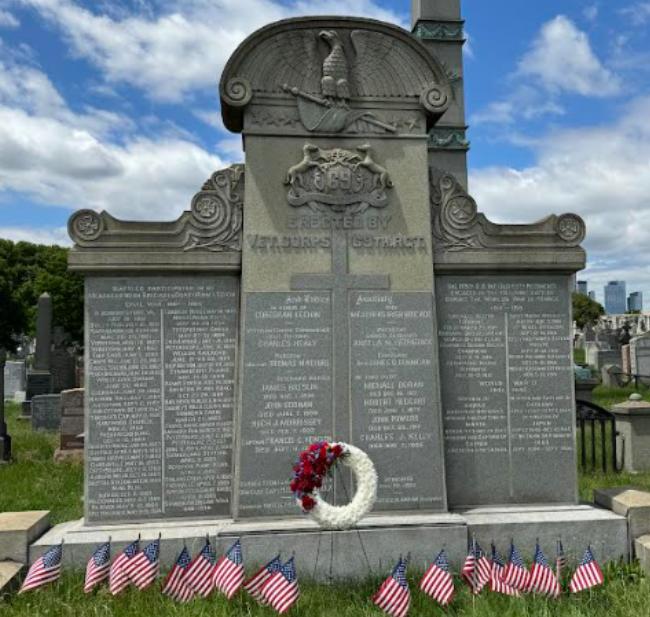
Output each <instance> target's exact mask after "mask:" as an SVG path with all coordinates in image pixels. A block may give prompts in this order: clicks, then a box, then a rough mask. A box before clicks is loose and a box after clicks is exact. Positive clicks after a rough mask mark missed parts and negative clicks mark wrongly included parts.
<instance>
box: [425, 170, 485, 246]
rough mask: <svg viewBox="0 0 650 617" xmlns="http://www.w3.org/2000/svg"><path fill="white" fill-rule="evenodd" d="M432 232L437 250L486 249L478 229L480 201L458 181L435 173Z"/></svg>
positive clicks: (432, 193) (432, 181)
mask: <svg viewBox="0 0 650 617" xmlns="http://www.w3.org/2000/svg"><path fill="white" fill-rule="evenodd" d="M430 181H431V233H432V235H433V238H434V240H436V242H434V248H435V250H436V251H442V250H446V251H462V250H465V249H471V248H482V247H484V246H485V244H484V243H483V241H482V239H481V236H480V234H479V228H478V227H477V226H476V222H477V218H478V208H477V206H476V202H475V201H474V199H473V198H472V197H470V195H468V194H467V192H466V191H465V189H463V187H462V186H461V185H460V184H458V182H457V181H456V179H455V178H454V177H453V176H451V175H449V174H443V173H442V172H439V171H437V170H433V169H432V170H431V178H430Z"/></svg>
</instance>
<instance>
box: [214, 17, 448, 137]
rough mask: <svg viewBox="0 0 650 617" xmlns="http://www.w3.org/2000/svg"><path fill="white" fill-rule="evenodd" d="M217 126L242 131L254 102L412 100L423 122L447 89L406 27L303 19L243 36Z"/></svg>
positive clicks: (436, 111) (435, 114)
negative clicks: (246, 112) (423, 116)
mask: <svg viewBox="0 0 650 617" xmlns="http://www.w3.org/2000/svg"><path fill="white" fill-rule="evenodd" d="M220 95H221V110H222V115H223V120H224V124H225V125H226V127H227V128H228V129H229V130H231V131H234V132H239V131H241V130H242V127H243V111H244V109H245V108H246V106H247V105H248V104H249V103H251V101H254V99H255V97H260V96H265V97H271V98H273V97H277V98H279V99H291V98H294V97H296V98H302V99H307V100H309V99H310V98H311V99H314V100H315V101H316V102H322V103H327V104H328V105H331V106H336V105H337V104H343V105H348V104H349V106H350V107H352V108H354V106H355V103H368V102H370V103H372V104H373V105H377V107H383V106H387V107H391V106H392V107H393V108H394V107H395V106H396V105H397V106H399V104H400V103H409V102H410V103H411V104H412V103H413V102H416V103H419V104H420V105H421V106H422V108H423V110H424V112H425V114H426V116H427V124H429V125H433V124H435V122H436V121H437V119H438V118H439V117H440V116H441V115H442V114H443V113H444V112H445V111H446V110H447V108H448V107H449V104H450V102H451V99H452V91H451V87H450V84H449V81H448V78H447V76H446V74H445V71H444V70H443V68H442V66H441V65H440V63H438V62H437V61H436V59H435V58H434V57H433V56H432V55H431V53H430V52H429V51H428V50H427V49H426V48H425V47H424V45H422V43H420V42H419V41H418V40H417V39H416V38H415V37H413V36H412V35H411V34H410V33H409V32H407V31H406V30H404V29H402V28H399V27H398V26H394V25H392V24H387V23H383V22H379V21H374V20H370V19H357V18H340V17H303V18H298V19H288V20H285V21H280V22H276V23H274V24H271V25H269V26H266V27H264V28H261V29H260V30H258V31H257V32H255V33H253V34H252V35H251V36H249V37H248V38H247V39H246V40H245V41H244V42H243V43H242V44H241V45H240V46H239V47H238V48H237V49H236V50H235V52H234V54H233V55H232V56H231V58H230V60H229V62H228V64H227V65H226V68H225V69H224V72H223V75H222V78H221V83H220Z"/></svg>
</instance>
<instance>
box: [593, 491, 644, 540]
mask: <svg viewBox="0 0 650 617" xmlns="http://www.w3.org/2000/svg"><path fill="white" fill-rule="evenodd" d="M594 501H595V503H597V504H598V505H600V506H602V507H603V508H607V509H608V510H611V511H612V512H615V513H616V514H620V515H621V516H625V517H626V518H627V520H628V525H629V533H630V541H631V542H632V541H634V540H635V539H637V538H640V537H641V536H645V535H648V534H650V493H648V492H647V491H642V490H639V489H635V488H634V487H616V488H604V489H596V491H595V493H594Z"/></svg>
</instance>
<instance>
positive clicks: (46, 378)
mask: <svg viewBox="0 0 650 617" xmlns="http://www.w3.org/2000/svg"><path fill="white" fill-rule="evenodd" d="M51 354H52V298H51V297H50V295H49V294H48V293H44V294H42V295H41V296H40V297H39V299H38V306H37V314H36V357H35V359H34V366H33V368H32V369H31V370H29V371H28V372H27V393H26V400H25V402H24V403H23V414H22V415H23V417H27V418H28V417H29V416H30V415H31V400H32V398H33V397H34V396H39V395H42V394H50V393H51V392H52V355H51Z"/></svg>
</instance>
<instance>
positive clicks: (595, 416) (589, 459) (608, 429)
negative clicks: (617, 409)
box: [576, 401, 618, 473]
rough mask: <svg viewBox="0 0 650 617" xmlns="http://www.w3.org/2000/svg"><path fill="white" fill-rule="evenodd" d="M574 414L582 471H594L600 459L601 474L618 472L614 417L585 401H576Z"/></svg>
mask: <svg viewBox="0 0 650 617" xmlns="http://www.w3.org/2000/svg"><path fill="white" fill-rule="evenodd" d="M576 412H577V414H576V417H577V422H578V431H579V433H580V435H579V438H580V446H579V447H580V462H581V465H582V470H583V471H590V470H591V471H595V470H596V468H597V466H598V459H600V467H601V469H602V471H603V473H607V471H608V469H609V470H611V471H612V472H614V473H616V472H618V457H617V454H616V438H617V436H618V434H617V432H616V416H614V414H613V413H611V412H609V411H607V410H606V409H603V408H602V407H599V406H598V405H595V404H594V403H588V402H586V401H576Z"/></svg>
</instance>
